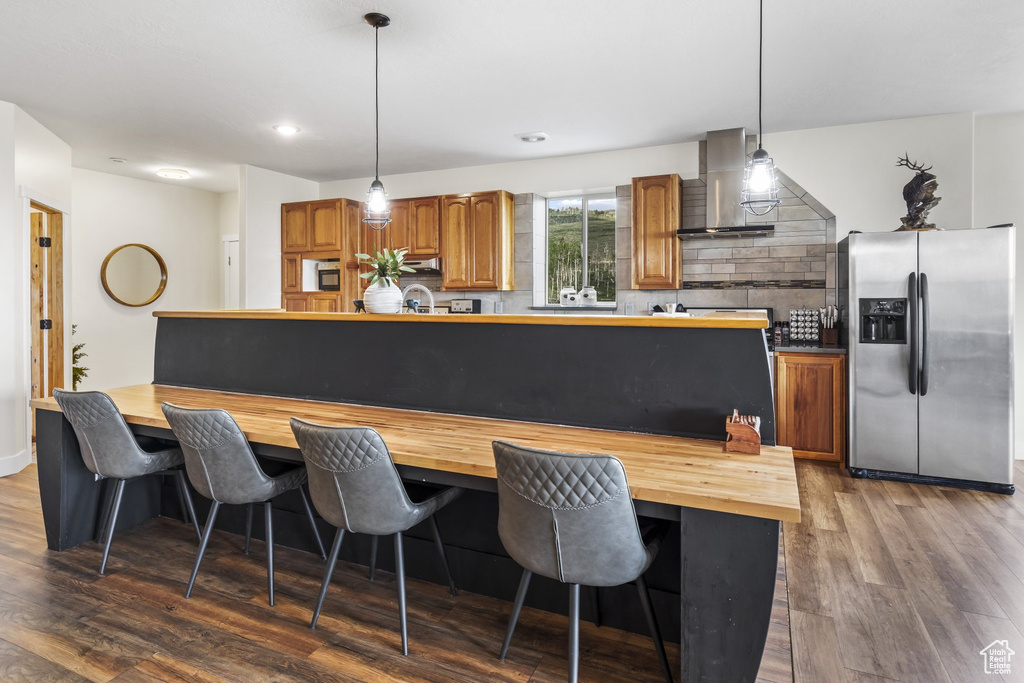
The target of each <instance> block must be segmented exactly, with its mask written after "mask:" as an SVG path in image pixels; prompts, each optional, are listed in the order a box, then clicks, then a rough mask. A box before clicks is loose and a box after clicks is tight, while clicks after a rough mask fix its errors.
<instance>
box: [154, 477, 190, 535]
mask: <svg viewBox="0 0 1024 683" xmlns="http://www.w3.org/2000/svg"><path fill="white" fill-rule="evenodd" d="M160 474H161V475H163V476H165V477H171V478H173V479H174V490H175V491H176V492H177V494H178V509H179V510H180V511H181V516H182V517H184V518H185V524H188V523H189V518H188V508H186V507H185V496H184V495H182V493H181V482H180V481H179V480H178V473H177V472H176V471H174V470H167V471H165V472H161V473H160Z"/></svg>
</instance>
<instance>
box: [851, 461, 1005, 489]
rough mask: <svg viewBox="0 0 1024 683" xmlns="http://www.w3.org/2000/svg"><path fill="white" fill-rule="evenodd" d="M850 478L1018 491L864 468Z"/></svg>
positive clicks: (1003, 486) (991, 485) (979, 483)
mask: <svg viewBox="0 0 1024 683" xmlns="http://www.w3.org/2000/svg"><path fill="white" fill-rule="evenodd" d="M850 476H851V477H853V478H854V479H885V480H888V481H902V482H905V483H908V484H926V485H928V486H949V487H951V488H954V489H970V490H972V491H986V492H988V493H1001V494H1003V495H1004V496H1012V495H1013V492H1014V491H1015V490H1016V488H1015V487H1014V485H1013V484H993V483H991V482H987V481H972V480H970V479H946V478H945V477H929V476H927V475H924V474H908V473H906V472H886V471H884V470H866V469H864V468H863V467H851V468H850Z"/></svg>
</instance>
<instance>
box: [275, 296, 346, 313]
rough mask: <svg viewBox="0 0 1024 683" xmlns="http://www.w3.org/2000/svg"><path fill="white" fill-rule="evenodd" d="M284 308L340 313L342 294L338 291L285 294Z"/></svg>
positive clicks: (290, 310) (302, 311)
mask: <svg viewBox="0 0 1024 683" xmlns="http://www.w3.org/2000/svg"><path fill="white" fill-rule="evenodd" d="M282 299H283V304H284V310H286V311H289V312H292V313H339V312H341V311H342V310H343V309H342V308H341V295H340V294H338V293H337V292H301V293H299V294H285V295H284V296H283V297H282Z"/></svg>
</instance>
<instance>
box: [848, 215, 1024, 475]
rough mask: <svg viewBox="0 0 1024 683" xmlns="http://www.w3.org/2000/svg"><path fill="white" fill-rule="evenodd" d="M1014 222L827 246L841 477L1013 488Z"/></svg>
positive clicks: (856, 238) (859, 237)
mask: <svg viewBox="0 0 1024 683" xmlns="http://www.w3.org/2000/svg"><path fill="white" fill-rule="evenodd" d="M1014 241H1015V236H1014V229H1013V227H1012V226H999V227H994V228H989V229H984V230H948V231H934V232H885V233H854V234H851V235H850V236H849V237H847V238H846V239H844V240H842V241H841V242H840V243H839V246H838V249H837V265H838V283H839V292H838V294H839V296H838V299H839V306H840V308H841V310H842V312H843V318H844V320H843V324H842V330H843V334H844V336H845V337H846V340H845V341H846V346H847V349H848V358H849V368H850V378H849V392H850V394H849V395H850V444H849V446H850V447H849V453H850V456H849V457H850V461H849V467H850V474H851V475H853V476H855V477H869V478H879V479H897V480H909V481H917V482H920V483H932V484H939V483H940V484H943V485H947V486H949V485H951V486H959V487H964V488H975V489H981V490H988V491H996V492H999V493H1013V490H1014V488H1013V290H1014V277H1015V275H1014V269H1015V264H1014Z"/></svg>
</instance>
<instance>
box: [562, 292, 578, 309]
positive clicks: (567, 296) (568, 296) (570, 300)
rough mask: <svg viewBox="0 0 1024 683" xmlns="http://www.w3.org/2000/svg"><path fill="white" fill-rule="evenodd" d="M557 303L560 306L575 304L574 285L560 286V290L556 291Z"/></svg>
mask: <svg viewBox="0 0 1024 683" xmlns="http://www.w3.org/2000/svg"><path fill="white" fill-rule="evenodd" d="M558 303H559V305H561V306H576V305H578V304H577V295H576V288H575V287H562V291H560V292H559V293H558Z"/></svg>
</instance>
